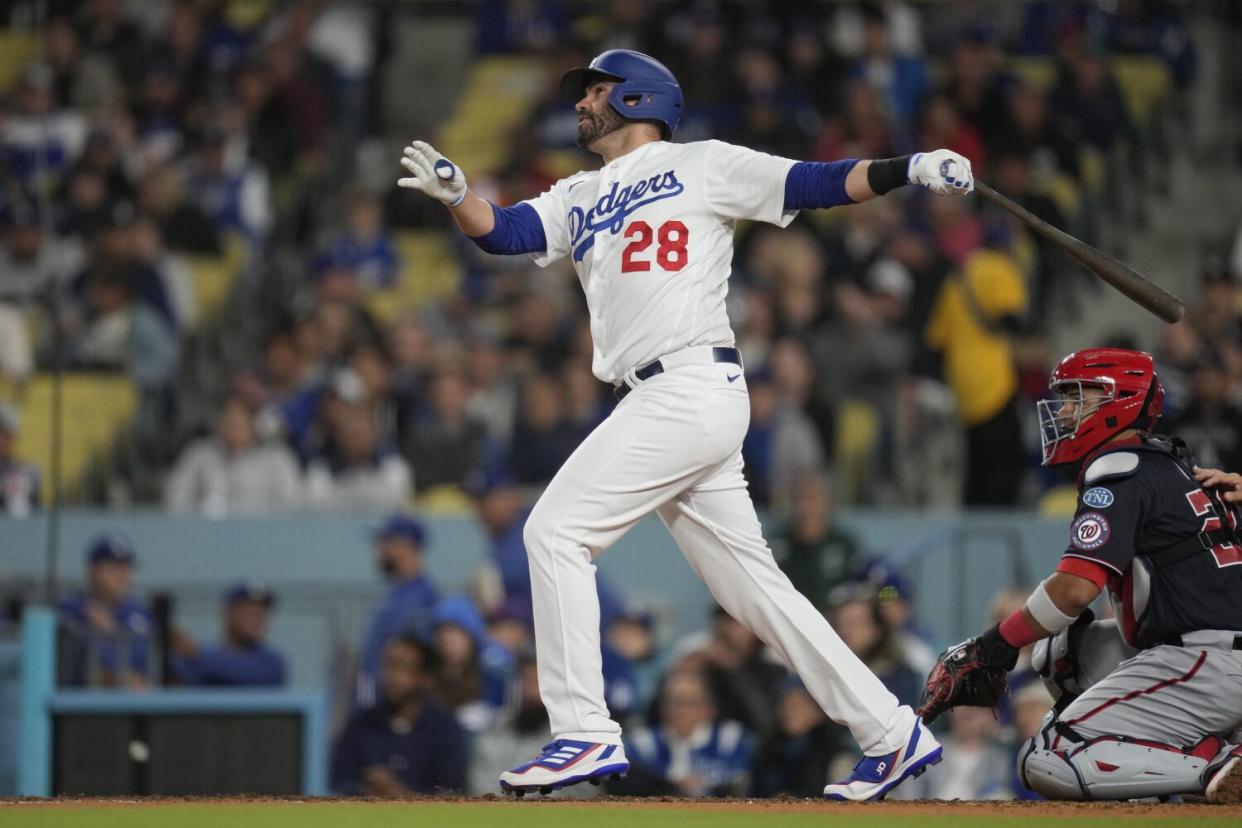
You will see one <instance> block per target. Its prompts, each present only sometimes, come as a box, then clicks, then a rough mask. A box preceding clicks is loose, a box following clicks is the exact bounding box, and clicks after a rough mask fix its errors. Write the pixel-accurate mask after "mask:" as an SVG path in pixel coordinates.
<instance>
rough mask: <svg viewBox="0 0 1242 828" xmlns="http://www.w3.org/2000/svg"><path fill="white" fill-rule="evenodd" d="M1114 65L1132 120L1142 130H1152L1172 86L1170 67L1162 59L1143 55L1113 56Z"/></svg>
mask: <svg viewBox="0 0 1242 828" xmlns="http://www.w3.org/2000/svg"><path fill="white" fill-rule="evenodd" d="M1111 67H1112V70H1113V77H1114V78H1116V79H1117V85H1118V86H1119V87H1120V88H1121V97H1122V99H1123V100H1124V101H1125V105H1126V111H1127V112H1129V114H1130V120H1131V121H1132V122H1133V123H1134V124H1135V126H1137V127H1138V128H1139V130H1143V131H1145V130H1147V129H1149V128H1150V127H1151V125H1152V120H1153V118H1154V117H1155V114H1156V111H1157V110H1158V108H1159V107H1160V104H1161V103H1163V101H1164V100H1165V98H1166V97H1167V96H1168V94H1169V89H1170V87H1171V86H1172V78H1170V76H1169V69H1168V67H1167V66H1165V65H1164V62H1163V61H1161V60H1160V59H1159V58H1154V57H1143V56H1139V55H1127V56H1123V57H1116V58H1113V59H1112V61H1111Z"/></svg>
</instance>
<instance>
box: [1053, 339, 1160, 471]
mask: <svg viewBox="0 0 1242 828" xmlns="http://www.w3.org/2000/svg"><path fill="white" fill-rule="evenodd" d="M1048 388H1049V389H1050V390H1051V391H1052V392H1053V393H1054V394H1055V395H1056V396H1055V397H1054V398H1053V399H1051V400H1041V401H1040V402H1039V403H1038V406H1039V428H1040V437H1041V439H1042V442H1043V450H1044V465H1045V466H1059V465H1061V464H1062V463H1069V462H1072V461H1074V460H1078V459H1080V458H1082V457H1084V456H1086V455H1087V454H1088V453H1089V452H1090V451H1092V450H1093V449H1095V448H1098V447H1099V446H1100V445H1101V444H1102V443H1103V442H1104V441H1105V440H1107V439H1108V438H1109V437H1112V436H1113V435H1115V434H1119V433H1121V432H1122V431H1125V430H1126V429H1128V428H1138V429H1142V430H1144V431H1150V430H1151V429H1152V428H1153V427H1154V426H1155V425H1156V420H1158V419H1159V418H1160V410H1161V408H1162V406H1163V405H1164V388H1162V387H1161V385H1160V380H1159V379H1157V378H1156V366H1155V365H1154V364H1153V363H1152V360H1151V354H1146V353H1143V352H1142V351H1125V350H1122V349H1120V348H1091V349H1088V350H1086V351H1078V352H1077V353H1073V354H1070V355H1069V356H1067V357H1066V358H1065V359H1063V360H1061V364H1060V365H1058V366H1057V367H1056V368H1055V369H1053V371H1052V377H1051V379H1049V380H1048ZM1087 388H1091V389H1099V390H1102V391H1103V392H1104V393H1103V395H1101V396H1096V395H1095V394H1090V395H1088V394H1086V393H1084V390H1085V389H1087ZM1088 397H1090V398H1089V399H1088ZM1084 401H1085V402H1084Z"/></svg>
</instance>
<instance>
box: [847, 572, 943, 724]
mask: <svg viewBox="0 0 1242 828" xmlns="http://www.w3.org/2000/svg"><path fill="white" fill-rule="evenodd" d="M828 620H829V621H830V622H831V623H832V628H833V629H834V630H836V631H837V635H839V636H841V640H842V641H844V642H845V645H846V646H847V647H849V648H850V650H851V651H852V652H853V653H854V655H856V656H858V657H859V658H860V659H862V662H863V663H864V664H866V665H867V668H868V669H869V670H871V672H873V673H875V674H876V676H877V677H879V679H880V681H882V682H884V686H885V687H887V688H888V689H889V691H891V692H892V694H893V695H894V696H896V697H897V701H898V702H899V703H901V704H909V705H917V704H918V701H919V696H920V695H921V694H922V692H923V675H922V674H920V673H916V672H915V671H914V670H912V669H911V668H910V666H909V664H908V660H907V658H906V656H905V654H904V653H903V652H902V650H901V644H900V642H899V640H898V639H897V636H895V635H894V634H893V632H892V631H891V630H890V629H889V628H888V626H887V625H886V624H885V623H884V618H883V616H882V615H881V614H880V602H879V600H878V599H877V598H876V595H875V592H874V591H873V590H872V589H871V587H870V586H868V585H846V586H843V587H840V588H839V589H838V591H837V593H836V594H835V595H833V596H832V598H831V600H830V601H829V610H828Z"/></svg>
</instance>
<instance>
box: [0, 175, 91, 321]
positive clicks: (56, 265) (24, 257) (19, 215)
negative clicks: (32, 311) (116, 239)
mask: <svg viewBox="0 0 1242 828" xmlns="http://www.w3.org/2000/svg"><path fill="white" fill-rule="evenodd" d="M81 258H82V251H81V249H80V248H79V247H78V245H76V244H73V243H71V242H68V241H66V240H64V239H57V238H53V239H48V238H46V237H45V234H44V232H43V225H42V216H41V214H40V211H39V210H38V208H37V207H36V205H35V203H34V201H33V200H32V199H31V198H29V197H28V196H26V195H25V194H24V193H21V192H20V191H17V192H16V193H15V194H13V195H11V196H10V197H8V198H3V197H0V301H5V302H11V303H12V304H14V305H16V306H18V307H31V306H33V305H36V304H40V303H43V302H46V301H47V300H48V299H49V298H50V296H49V292H48V289H49V288H51V287H53V286H57V285H63V284H65V283H66V282H68V281H69V279H70V278H71V277H72V276H73V275H74V274H75V273H77V272H78V270H79V269H80V267H81Z"/></svg>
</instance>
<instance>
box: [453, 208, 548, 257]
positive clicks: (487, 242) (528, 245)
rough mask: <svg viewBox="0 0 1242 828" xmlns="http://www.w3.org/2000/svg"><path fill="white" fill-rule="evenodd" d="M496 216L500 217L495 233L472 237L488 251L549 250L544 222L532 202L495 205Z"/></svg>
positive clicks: (500, 252)
mask: <svg viewBox="0 0 1242 828" xmlns="http://www.w3.org/2000/svg"><path fill="white" fill-rule="evenodd" d="M492 216H493V217H494V218H495V219H496V226H495V227H493V228H492V232H490V233H488V234H487V235H484V236H471V237H470V240H471V241H472V242H474V243H475V244H477V245H478V246H479V249H480V250H482V251H483V252H484V253H494V254H513V253H540V252H542V251H544V250H547V249H548V237H547V236H546V235H544V232H543V221H541V220H540V218H539V214H538V213H537V212H535V208H534V207H531V206H530V205H529V204H516V205H514V206H512V207H497V206H496V205H495V204H493V205H492Z"/></svg>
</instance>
